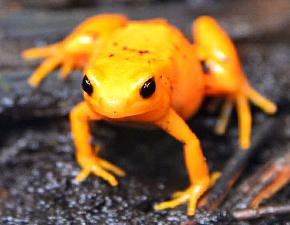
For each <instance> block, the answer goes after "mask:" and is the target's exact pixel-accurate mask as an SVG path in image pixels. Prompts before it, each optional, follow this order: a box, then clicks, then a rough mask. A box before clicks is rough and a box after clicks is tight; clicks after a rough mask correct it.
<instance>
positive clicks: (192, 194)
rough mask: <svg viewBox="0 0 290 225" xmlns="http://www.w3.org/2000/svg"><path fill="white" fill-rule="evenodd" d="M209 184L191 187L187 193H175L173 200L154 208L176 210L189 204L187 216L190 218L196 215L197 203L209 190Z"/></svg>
mask: <svg viewBox="0 0 290 225" xmlns="http://www.w3.org/2000/svg"><path fill="white" fill-rule="evenodd" d="M208 187H209V182H205V183H203V184H196V185H191V186H190V187H189V188H187V189H186V190H185V191H181V192H175V193H174V194H173V195H174V196H173V199H172V200H169V201H165V202H161V203H159V204H156V205H155V206H154V209H155V210H164V209H170V208H175V207H177V206H179V205H181V204H183V203H186V202H188V207H187V214H188V215H189V216H192V215H194V213H195V209H196V205H197V201H198V200H199V198H200V197H201V195H202V194H203V193H204V192H205V191H206V190H207V189H208Z"/></svg>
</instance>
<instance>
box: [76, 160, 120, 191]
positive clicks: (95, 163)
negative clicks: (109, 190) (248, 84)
mask: <svg viewBox="0 0 290 225" xmlns="http://www.w3.org/2000/svg"><path fill="white" fill-rule="evenodd" d="M108 171H110V172H112V173H114V174H116V175H117V176H124V175H125V172H124V171H123V170H122V169H121V168H119V167H117V166H115V165H113V164H112V163H110V162H108V161H106V160H104V159H101V158H97V157H96V158H93V159H90V160H88V161H86V162H85V163H83V166H82V171H81V172H80V173H79V174H78V176H77V177H76V178H75V180H76V181H77V182H81V181H83V180H85V179H86V178H87V177H88V176H89V175H90V174H91V173H93V174H95V175H96V176H98V177H101V178H102V179H104V180H106V181H107V182H108V183H109V184H110V185H112V186H117V185H118V181H117V179H116V178H115V176H114V175H112V174H111V173H110V172H108Z"/></svg>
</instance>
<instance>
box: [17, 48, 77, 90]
mask: <svg viewBox="0 0 290 225" xmlns="http://www.w3.org/2000/svg"><path fill="white" fill-rule="evenodd" d="M22 57H23V58H24V59H36V58H45V59H44V61H43V62H42V63H41V64H40V65H39V66H38V68H37V69H36V70H35V71H34V72H33V74H32V75H31V76H30V77H29V79H28V83H29V84H30V85H31V86H32V87H37V86H38V85H39V84H40V82H41V81H42V80H43V79H44V78H45V77H46V76H47V75H48V74H49V73H50V72H52V71H53V70H54V69H55V68H56V67H58V66H59V65H62V66H61V70H60V76H61V77H62V78H63V79H66V78H67V77H68V75H69V74H70V73H71V71H72V70H73V69H74V66H75V65H74V61H73V59H72V58H71V57H68V56H65V52H64V50H63V48H62V45H61V43H57V44H53V45H49V46H47V47H43V48H30V49H27V50H25V51H23V52H22Z"/></svg>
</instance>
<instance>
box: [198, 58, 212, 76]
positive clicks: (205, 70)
mask: <svg viewBox="0 0 290 225" xmlns="http://www.w3.org/2000/svg"><path fill="white" fill-rule="evenodd" d="M200 65H201V68H202V71H203V73H204V74H209V73H210V69H209V66H208V64H207V63H206V61H205V60H200Z"/></svg>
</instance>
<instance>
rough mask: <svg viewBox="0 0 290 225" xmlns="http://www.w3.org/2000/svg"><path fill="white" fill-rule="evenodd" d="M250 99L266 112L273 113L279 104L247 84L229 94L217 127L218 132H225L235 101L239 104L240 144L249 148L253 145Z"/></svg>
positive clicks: (244, 147) (243, 147)
mask: <svg viewBox="0 0 290 225" xmlns="http://www.w3.org/2000/svg"><path fill="white" fill-rule="evenodd" d="M249 101H251V102H253V103H254V104H255V105H256V106H258V107H259V108H261V109H262V110H263V111H264V112H265V113H268V114H273V113H275V112H276V111H277V106H276V105H275V104H274V103H273V102H271V101H270V100H268V99H266V98H264V97H263V96H262V95H260V94H259V93H258V92H257V91H256V90H255V89H254V88H252V87H251V86H250V85H248V84H247V85H246V87H245V88H243V90H241V91H239V92H237V93H235V94H230V95H229V96H227V99H226V101H225V103H224V105H223V107H222V110H221V114H220V116H219V119H218V122H217V124H216V127H215V132H216V133H217V134H224V132H225V130H226V127H227V125H228V121H229V118H230V115H231V112H232V109H233V105H234V103H235V104H236V105H237V113H238V121H239V135H240V146H241V148H242V149H248V148H249V147H250V145H251V129H252V115H251V111H250V106H249Z"/></svg>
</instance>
